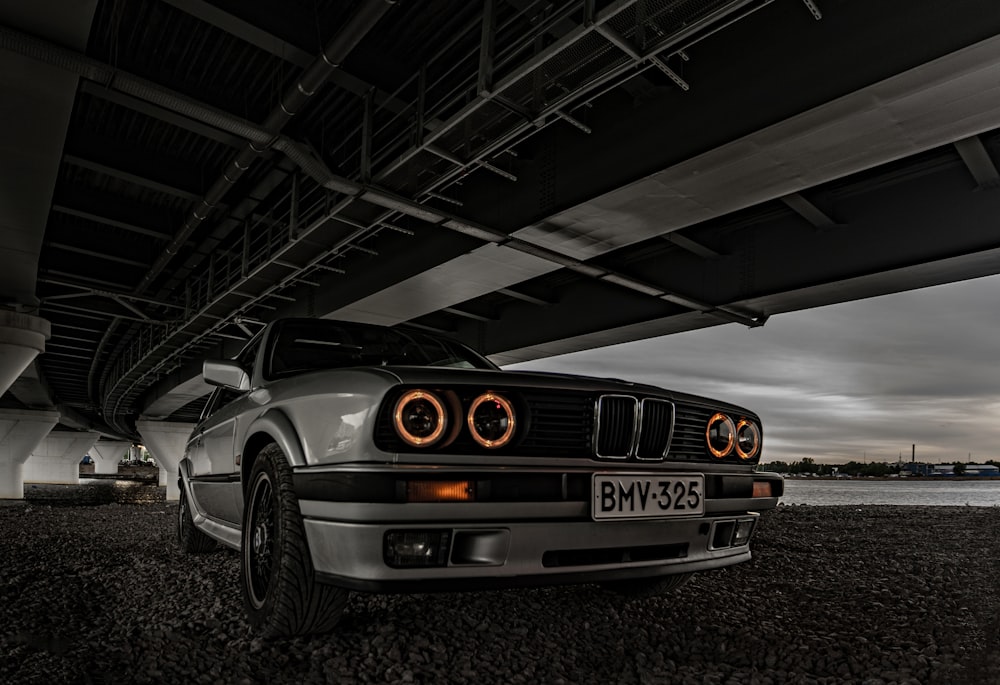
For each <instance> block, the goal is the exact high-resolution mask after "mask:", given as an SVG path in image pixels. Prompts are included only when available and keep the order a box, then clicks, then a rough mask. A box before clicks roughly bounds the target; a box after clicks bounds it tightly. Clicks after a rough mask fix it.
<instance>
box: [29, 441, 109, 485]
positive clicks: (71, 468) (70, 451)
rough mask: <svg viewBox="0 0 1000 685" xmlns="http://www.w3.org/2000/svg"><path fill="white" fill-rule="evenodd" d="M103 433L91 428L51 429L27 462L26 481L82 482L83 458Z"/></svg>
mask: <svg viewBox="0 0 1000 685" xmlns="http://www.w3.org/2000/svg"><path fill="white" fill-rule="evenodd" d="M99 437H101V436H100V434H98V433H93V432H90V431H52V432H50V433H49V434H48V435H46V436H45V437H44V438H43V439H42V441H41V442H40V443H39V444H38V446H37V447H35V449H33V450H32V451H31V458H30V459H28V461H27V462H25V464H24V480H25V482H29V483H63V484H68V485H79V484H80V461H81V460H82V459H83V455H85V454H87V452H89V451H90V448H91V447H93V446H94V443H95V442H97V438H99Z"/></svg>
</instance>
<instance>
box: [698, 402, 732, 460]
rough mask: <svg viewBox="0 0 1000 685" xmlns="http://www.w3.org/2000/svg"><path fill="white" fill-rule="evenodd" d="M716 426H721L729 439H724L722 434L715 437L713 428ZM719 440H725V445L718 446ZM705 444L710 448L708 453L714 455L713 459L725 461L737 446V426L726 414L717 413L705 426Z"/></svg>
mask: <svg viewBox="0 0 1000 685" xmlns="http://www.w3.org/2000/svg"><path fill="white" fill-rule="evenodd" d="M716 425H720V426H721V427H722V428H724V429H725V432H726V433H727V437H725V438H724V437H723V434H722V433H721V432H719V433H718V434H717V435H716V436H714V437H713V435H712V428H713V427H714V426H716ZM719 438H722V439H723V440H725V444H723V445H720V444H717V441H718V440H719ZM705 444H706V445H707V446H708V451H709V452H711V453H712V456H713V457H715V458H716V459H725V458H726V457H728V456H729V455H730V454H731V453H732V451H733V447H735V445H736V424H735V423H733V420H732V419H731V418H729V416H727V415H726V414H723V413H722V412H716V413H715V414H714V415H713V416H712V418H710V419H709V420H708V424H707V425H706V426H705Z"/></svg>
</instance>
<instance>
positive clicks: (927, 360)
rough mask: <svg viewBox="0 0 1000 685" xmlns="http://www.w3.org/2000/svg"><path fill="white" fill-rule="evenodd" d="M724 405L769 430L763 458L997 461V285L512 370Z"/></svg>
mask: <svg viewBox="0 0 1000 685" xmlns="http://www.w3.org/2000/svg"><path fill="white" fill-rule="evenodd" d="M509 368H511V369H532V370H540V371H559V372H566V373H579V374H586V375H602V376H604V375H606V376H614V377H618V378H624V379H628V380H636V381H644V382H648V383H652V384H654V385H660V386H663V387H667V388H673V389H676V390H683V391H686V392H691V393H696V394H700V395H707V396H709V397H716V398H718V399H725V400H728V401H731V402H734V403H736V404H740V405H743V406H746V407H748V408H750V409H752V410H754V411H756V412H757V413H758V414H760V416H761V420H762V421H763V424H764V436H765V437H764V460H765V461H772V460H776V459H781V460H787V461H792V460H796V459H801V458H802V457H813V458H814V459H817V460H818V461H823V462H833V463H837V462H846V461H850V460H856V461H862V460H863V459H867V460H868V461H873V460H874V461H894V460H896V459H898V458H899V454H900V453H901V452H902V454H903V458H904V459H905V460H909V458H910V445H911V444H913V443H916V445H917V461H930V462H952V461H955V460H961V461H968V460H969V455H970V454H971V455H972V461H978V462H982V461H985V460H987V459H1000V276H992V277H989V278H982V279H977V280H972V281H965V282H962V283H953V284H950V285H946V286H938V287H935V288H926V289H923V290H915V291H911V292H906V293H899V294H896V295H888V296H884V297H878V298H872V299H868V300H861V301H857V302H849V303H845V304H837V305H831V306H829V307H822V308H818V309H812V310H807V311H803V312H793V313H790V314H782V315H778V316H773V317H771V318H770V319H769V320H768V322H767V324H766V325H765V326H764V327H762V328H757V329H747V328H743V327H740V326H737V325H736V324H728V325H725V326H717V327H715V328H710V329H706V330H700V331H691V332H688V333H681V334H677V335H671V336H667V337H663V338H657V339H652V340H644V341H640V342H634V343H627V344H623V345H616V346H613V347H606V348H602V349H599V350H589V351H586V352H577V353H574V354H568V355H563V356H559V357H552V358H549V359H541V360H537V361H533V362H527V363H524V364H518V365H514V366H511V367H509Z"/></svg>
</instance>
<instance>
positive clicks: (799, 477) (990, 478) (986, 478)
mask: <svg viewBox="0 0 1000 685" xmlns="http://www.w3.org/2000/svg"><path fill="white" fill-rule="evenodd" d="M762 473H775V472H774V471H766V472H762ZM778 475H780V476H784V477H785V478H790V479H793V480H890V481H907V480H919V481H925V480H930V481H935V482H942V481H949V482H950V481H972V482H975V481H993V480H1000V476H903V477H896V478H892V477H889V476H804V475H801V474H792V473H781V474H778Z"/></svg>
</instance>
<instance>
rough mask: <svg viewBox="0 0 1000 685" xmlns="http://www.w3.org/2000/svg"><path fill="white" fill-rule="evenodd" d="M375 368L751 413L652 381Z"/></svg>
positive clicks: (411, 376) (427, 378)
mask: <svg viewBox="0 0 1000 685" xmlns="http://www.w3.org/2000/svg"><path fill="white" fill-rule="evenodd" d="M377 369H378V371H380V372H383V373H387V374H391V375H392V376H394V377H395V378H396V380H397V381H398V382H399V383H401V384H405V385H412V384H419V383H441V384H448V385H479V386H494V387H502V386H507V387H512V386H516V387H520V388H526V387H530V388H539V389H546V390H575V391H580V392H588V393H600V394H611V393H623V394H636V395H648V396H654V397H663V398H667V399H670V400H672V401H675V402H685V403H690V404H703V405H710V406H713V407H718V408H729V409H734V410H739V411H740V412H742V413H745V414H752V413H753V412H749V411H747V410H746V409H745V408H743V407H739V406H737V405H734V404H729V403H727V402H722V401H719V400H717V399H709V398H706V397H701V396H698V395H692V394H689V393H684V392H677V391H674V390H668V389H666V388H660V387H657V386H655V385H646V384H644V383H633V382H631V381H625V380H621V379H618V378H599V377H594V376H579V375H574V374H566V373H549V372H543V371H500V370H487V369H453V368H434V367H426V366H383V367H377Z"/></svg>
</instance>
